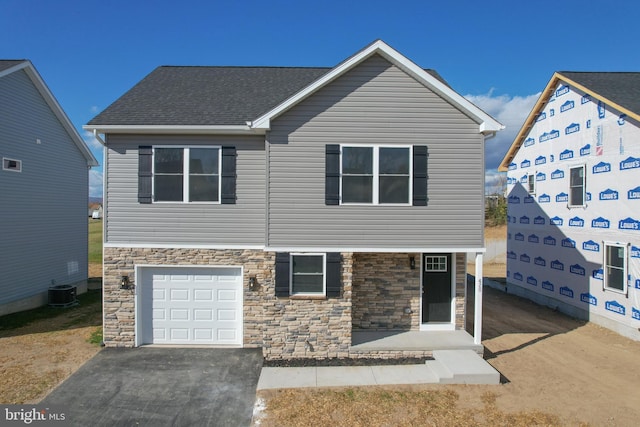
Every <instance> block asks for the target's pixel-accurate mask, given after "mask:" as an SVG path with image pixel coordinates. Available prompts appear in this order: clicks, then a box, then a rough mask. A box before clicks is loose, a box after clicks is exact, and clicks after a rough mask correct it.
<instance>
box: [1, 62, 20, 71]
mask: <svg viewBox="0 0 640 427" xmlns="http://www.w3.org/2000/svg"><path fill="white" fill-rule="evenodd" d="M24 61H26V59H0V72H2V71H4V70H7V69H9V68H11V67H14V66H16V65H18V64H22V63H23V62H24Z"/></svg>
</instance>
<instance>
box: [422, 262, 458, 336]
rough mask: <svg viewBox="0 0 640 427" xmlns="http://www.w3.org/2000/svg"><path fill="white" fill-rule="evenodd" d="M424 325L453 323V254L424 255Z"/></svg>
mask: <svg viewBox="0 0 640 427" xmlns="http://www.w3.org/2000/svg"><path fill="white" fill-rule="evenodd" d="M422 261H423V262H422V265H423V271H422V323H451V278H452V276H451V274H452V272H451V254H424V255H423V260H422Z"/></svg>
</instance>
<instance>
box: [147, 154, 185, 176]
mask: <svg viewBox="0 0 640 427" xmlns="http://www.w3.org/2000/svg"><path fill="white" fill-rule="evenodd" d="M183 156H184V150H183V149H182V148H156V149H155V153H154V155H153V161H154V171H155V173H182V169H183V167H184V162H183V158H184V157H183Z"/></svg>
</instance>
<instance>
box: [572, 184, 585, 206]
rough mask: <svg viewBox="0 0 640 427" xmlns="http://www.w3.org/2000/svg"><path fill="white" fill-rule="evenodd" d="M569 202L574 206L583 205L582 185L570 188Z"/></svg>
mask: <svg viewBox="0 0 640 427" xmlns="http://www.w3.org/2000/svg"><path fill="white" fill-rule="evenodd" d="M569 204H570V205H575V206H579V205H584V190H583V188H582V187H572V188H571V200H570V202H569Z"/></svg>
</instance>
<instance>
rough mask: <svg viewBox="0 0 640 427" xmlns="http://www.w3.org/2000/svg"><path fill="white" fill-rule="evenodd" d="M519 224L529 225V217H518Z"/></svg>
mask: <svg viewBox="0 0 640 427" xmlns="http://www.w3.org/2000/svg"><path fill="white" fill-rule="evenodd" d="M520 224H529V217H528V216H526V215H522V216H521V217H520Z"/></svg>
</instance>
